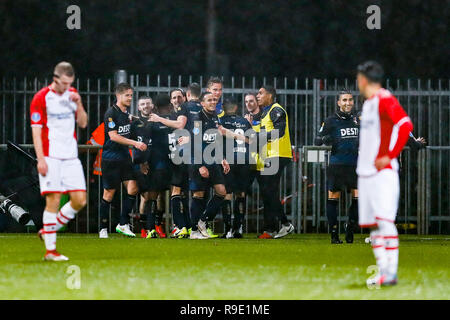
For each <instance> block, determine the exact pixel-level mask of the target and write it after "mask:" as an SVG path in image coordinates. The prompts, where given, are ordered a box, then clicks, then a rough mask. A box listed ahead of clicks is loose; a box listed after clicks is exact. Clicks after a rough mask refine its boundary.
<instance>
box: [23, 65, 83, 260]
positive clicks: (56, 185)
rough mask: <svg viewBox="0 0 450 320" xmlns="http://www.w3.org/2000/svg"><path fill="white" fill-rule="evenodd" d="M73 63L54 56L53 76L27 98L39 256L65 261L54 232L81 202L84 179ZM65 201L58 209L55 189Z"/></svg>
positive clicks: (80, 109) (80, 117) (80, 113)
mask: <svg viewBox="0 0 450 320" xmlns="http://www.w3.org/2000/svg"><path fill="white" fill-rule="evenodd" d="M74 79H75V72H74V70H73V67H72V65H71V64H70V63H68V62H60V63H58V64H57V65H56V67H55V69H54V72H53V82H52V83H51V84H50V85H49V86H47V87H45V88H43V89H41V90H40V91H39V92H37V93H36V94H35V95H34V97H33V100H32V101H31V106H30V112H31V127H32V128H31V130H32V134H33V144H34V150H35V152H36V158H37V161H38V163H37V169H38V173H39V184H40V189H41V194H42V195H45V202H46V205H45V210H44V214H43V216H42V222H43V224H44V228H43V229H41V230H39V236H40V238H41V239H43V240H44V243H45V248H46V250H47V252H46V254H45V256H44V260H49V261H67V260H69V259H68V258H67V257H66V256H63V255H62V254H59V253H58V252H57V251H56V232H57V231H58V230H59V229H61V228H62V227H63V226H65V225H66V224H67V223H68V222H69V221H70V220H72V219H73V218H75V215H76V214H77V212H78V211H80V210H81V209H82V208H83V207H84V206H85V205H86V181H85V179H84V173H83V166H82V165H81V162H80V160H79V159H78V147H77V139H76V131H75V122H76V123H77V124H78V126H79V127H81V128H86V126H87V114H86V111H85V110H84V107H83V104H82V102H81V97H80V95H79V94H78V92H77V90H76V89H75V88H73V87H72V86H71V85H72V83H73V81H74ZM62 193H69V196H70V201H69V202H67V203H66V204H65V205H64V206H63V207H62V208H61V210H59V211H58V208H59V204H60V199H61V194H62Z"/></svg>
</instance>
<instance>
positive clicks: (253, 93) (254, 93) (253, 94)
mask: <svg viewBox="0 0 450 320" xmlns="http://www.w3.org/2000/svg"><path fill="white" fill-rule="evenodd" d="M256 95H257V93H256V92H253V91H249V92H247V93H246V94H245V95H244V99H245V97H246V96H254V97H255V100H256Z"/></svg>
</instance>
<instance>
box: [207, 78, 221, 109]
mask: <svg viewBox="0 0 450 320" xmlns="http://www.w3.org/2000/svg"><path fill="white" fill-rule="evenodd" d="M206 91H208V92H211V93H212V94H213V95H214V97H215V98H216V99H217V105H216V114H217V117H219V118H222V117H223V115H224V114H225V112H224V111H223V108H222V101H221V100H220V99H221V98H222V92H223V82H222V80H221V79H220V78H219V77H211V78H209V80H208V82H207V83H206Z"/></svg>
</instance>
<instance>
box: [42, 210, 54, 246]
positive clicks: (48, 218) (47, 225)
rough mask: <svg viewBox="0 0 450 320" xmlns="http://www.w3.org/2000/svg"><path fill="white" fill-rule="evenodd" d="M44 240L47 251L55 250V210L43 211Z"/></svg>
mask: <svg viewBox="0 0 450 320" xmlns="http://www.w3.org/2000/svg"><path fill="white" fill-rule="evenodd" d="M42 222H43V223H44V242H45V248H46V249H47V251H53V250H56V212H48V211H44V214H43V216H42Z"/></svg>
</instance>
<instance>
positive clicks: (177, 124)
mask: <svg viewBox="0 0 450 320" xmlns="http://www.w3.org/2000/svg"><path fill="white" fill-rule="evenodd" d="M148 121H152V122H160V123H162V124H163V125H165V126H168V127H170V128H174V129H183V128H184V126H185V125H186V121H187V118H186V117H185V116H179V117H178V118H177V120H169V119H166V118H163V117H160V116H158V115H157V114H154V113H152V114H151V115H150V117H149V119H148Z"/></svg>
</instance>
